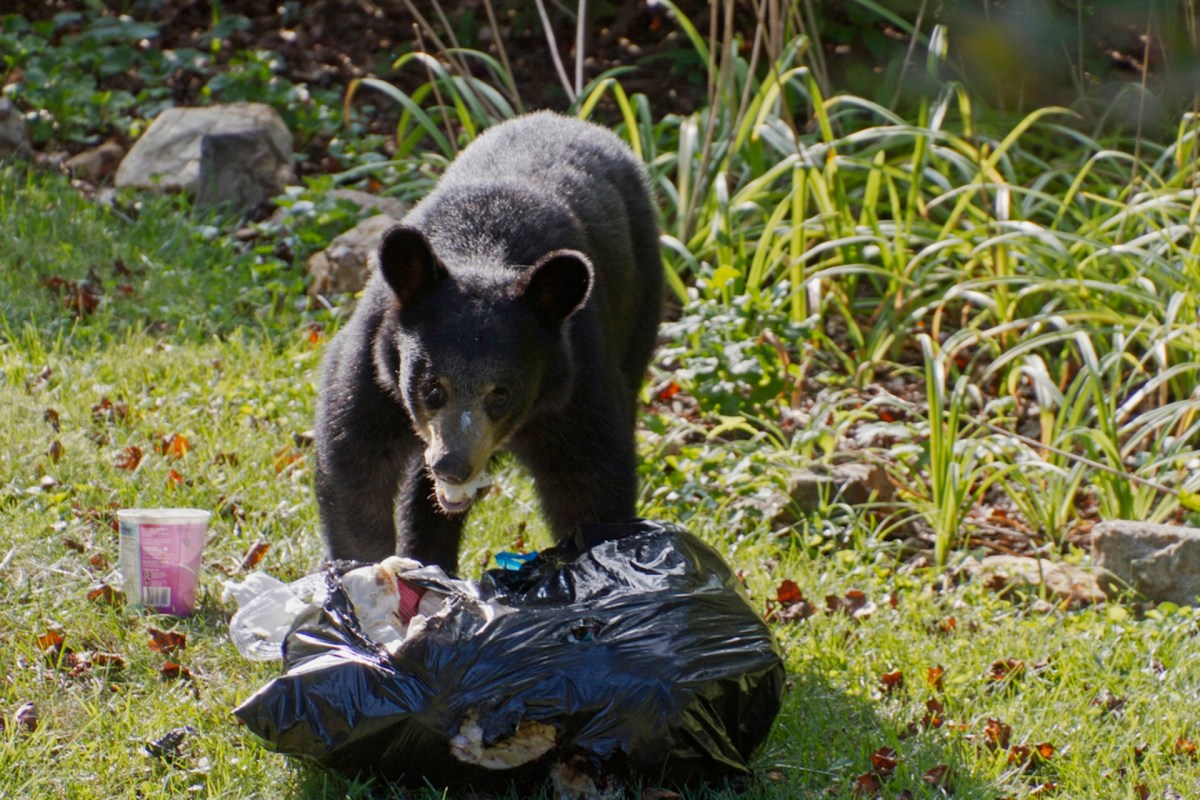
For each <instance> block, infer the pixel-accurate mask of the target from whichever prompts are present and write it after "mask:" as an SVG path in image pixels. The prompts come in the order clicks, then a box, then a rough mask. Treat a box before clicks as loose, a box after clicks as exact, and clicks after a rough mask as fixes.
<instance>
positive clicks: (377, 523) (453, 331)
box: [316, 113, 663, 570]
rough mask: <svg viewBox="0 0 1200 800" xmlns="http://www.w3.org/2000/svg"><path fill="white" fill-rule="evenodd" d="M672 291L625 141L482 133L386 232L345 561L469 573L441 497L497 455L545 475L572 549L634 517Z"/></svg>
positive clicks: (351, 350) (512, 128)
mask: <svg viewBox="0 0 1200 800" xmlns="http://www.w3.org/2000/svg"><path fill="white" fill-rule="evenodd" d="M662 282H663V278H662V262H661V259H660V256H659V250H658V232H657V229H656V225H655V211H654V207H653V205H652V201H651V199H650V192H649V188H648V182H647V178H646V173H645V170H644V168H643V167H642V165H641V164H640V163H638V161H637V159H636V158H635V157H634V156H633V154H632V153H631V152H630V150H629V149H628V147H626V146H625V144H624V143H623V142H622V141H621V140H620V139H619V138H618V137H617V136H615V135H614V134H612V133H611V132H609V131H606V130H604V129H602V128H599V127H597V126H595V125H592V124H590V123H585V122H581V121H578V120H573V119H568V118H565V117H560V116H557V115H554V114H549V113H539V114H533V115H529V116H525V117H521V118H518V119H516V120H512V121H509V122H506V123H503V124H501V125H499V126H497V127H495V128H493V129H492V130H490V131H488V132H487V133H485V134H484V135H482V136H481V137H480V138H479V139H478V140H477V141H475V142H474V143H473V144H471V146H470V147H468V148H467V149H466V150H464V151H463V153H462V154H461V155H460V156H459V157H458V159H456V160H455V162H454V163H453V164H452V165H451V166H450V168H449V169H447V171H446V174H445V175H444V177H443V178H442V180H441V182H440V183H439V184H438V186H437V187H436V188H435V189H434V191H433V192H432V193H430V195H429V196H428V197H426V198H425V200H423V201H422V202H421V203H420V204H418V205H417V206H416V207H415V208H414V209H413V210H412V212H411V213H409V214H408V215H407V216H406V217H405V218H404V220H403V221H402V222H401V225H400V226H399V227H397V228H394V229H393V230H392V231H390V232H389V233H388V234H387V235H386V236H385V238H384V241H383V243H382V245H381V247H380V250H379V270H378V274H376V275H375V276H374V277H373V278H372V279H371V281H370V282H369V283H368V286H367V289H366V291H365V293H364V296H363V298H362V300H361V301H360V303H359V306H358V308H357V309H356V310H355V312H354V315H353V316H352V318H351V319H350V321H349V322H348V323H347V324H346V326H345V327H344V328H343V329H342V330H341V331H340V332H339V334H338V335H337V336H336V337H334V339H333V341H332V342H331V343H330V345H329V349H328V353H327V355H326V358H325V363H324V368H323V373H322V380H323V385H322V389H321V393H320V396H319V398H318V404H317V425H316V435H317V499H318V503H319V506H320V512H321V527H322V532H323V534H324V537H325V543H326V555H327V556H328V557H329V558H333V559H360V560H370V561H377V560H380V559H382V558H384V557H386V556H388V555H392V554H393V553H400V554H402V555H408V556H411V557H414V558H417V559H419V560H421V561H423V562H426V563H436V564H440V565H442V566H444V567H446V568H447V569H450V570H453V569H455V567H456V565H457V559H458V543H459V538H460V534H461V530H462V524H463V519H464V515H463V514H462V513H448V512H447V511H446V510H445V509H446V506H445V505H444V504H440V503H439V502H438V500H436V499H435V486H437V487H440V488H439V491H441V490H443V489H446V488H447V487H449V490H450V491H451V492H453V491H454V490H455V489H456V488H457V485H459V484H462V483H464V482H466V481H467V479H469V478H471V477H472V476H473V475H474V474H476V473H477V472H478V471H479V469H481V468H482V467H483V466H485V465H486V461H487V458H488V457H489V456H490V455H491V454H492V453H493V452H495V451H496V450H498V449H506V450H509V451H511V452H513V453H514V454H515V455H516V456H517V458H518V459H519V460H520V461H521V462H522V463H523V464H524V465H525V467H527V468H528V470H529V471H530V472H531V473H532V475H533V477H534V479H535V481H536V484H537V488H538V494H539V497H540V500H541V505H542V510H543V513H544V514H545V516H546V518H547V521H548V523H549V525H550V527H551V529H552V531H553V533H554V535H555V537H556V538H557V539H559V540H561V539H563V538H565V537H566V536H568V535H569V534H570V533H571V532H572V531H573V530H574V529H575V528H576V527H577V526H579V525H581V524H584V523H590V522H624V521H627V520H629V519H631V518H633V517H634V516H635V510H634V503H635V498H636V492H637V479H636V454H635V452H634V435H633V428H634V415H635V411H636V396H637V392H638V389H639V387H640V385H641V382H642V380H643V377H644V374H645V371H646V367H647V365H648V363H649V361H650V357H651V354H652V351H653V348H654V342H655V338H656V330H657V325H658V320H659V313H660V306H661V303H662ZM438 481H440V483H438ZM437 496H448V495H446V494H445V493H443V494H442V495H437ZM397 500H398V502H399V505H398V506H397ZM451 505H452V506H453V505H455V504H453V503H451ZM452 510H454V511H456V510H457V509H456V508H455V509H452ZM397 519H398V521H399V528H397V525H396V521H397Z"/></svg>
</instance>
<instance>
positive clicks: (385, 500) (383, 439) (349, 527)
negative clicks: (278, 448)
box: [316, 384, 421, 561]
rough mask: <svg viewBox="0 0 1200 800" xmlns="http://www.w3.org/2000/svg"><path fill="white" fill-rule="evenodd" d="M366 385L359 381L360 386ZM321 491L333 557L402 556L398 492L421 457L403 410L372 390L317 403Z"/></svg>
mask: <svg viewBox="0 0 1200 800" xmlns="http://www.w3.org/2000/svg"><path fill="white" fill-rule="evenodd" d="M360 386H361V384H360ZM316 434H317V436H316V449H317V469H316V491H317V506H318V508H319V510H320V516H321V530H322V533H323V534H324V539H325V555H326V557H327V558H329V559H351V560H355V561H382V560H383V559H385V558H387V557H388V556H391V555H395V554H396V495H397V492H398V491H399V489H400V485H401V482H402V479H403V478H404V477H405V476H406V475H407V474H410V473H411V472H412V464H413V462H414V461H416V462H420V460H421V447H420V442H419V440H418V439H417V437H416V435H415V434H414V433H413V432H412V428H411V426H410V425H409V423H408V419H407V416H406V414H405V412H404V410H403V409H402V408H400V407H398V406H396V404H394V403H392V402H390V400H389V399H388V398H386V397H384V396H383V394H382V393H381V392H379V391H378V390H377V389H375V388H374V387H372V386H370V385H366V386H361V388H360V389H359V391H357V392H345V393H343V394H341V396H334V397H333V398H322V399H321V400H320V401H319V402H318V404H317V426H316Z"/></svg>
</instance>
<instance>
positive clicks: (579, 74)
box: [575, 0, 587, 97]
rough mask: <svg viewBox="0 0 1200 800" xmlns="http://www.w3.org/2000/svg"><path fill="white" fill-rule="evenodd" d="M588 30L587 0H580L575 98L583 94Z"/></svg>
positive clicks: (576, 42) (576, 38)
mask: <svg viewBox="0 0 1200 800" xmlns="http://www.w3.org/2000/svg"><path fill="white" fill-rule="evenodd" d="M586 28H587V0H579V13H578V14H576V16H575V96H576V97H579V95H581V94H583V35H584V32H585V31H586Z"/></svg>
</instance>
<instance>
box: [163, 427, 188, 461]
mask: <svg viewBox="0 0 1200 800" xmlns="http://www.w3.org/2000/svg"><path fill="white" fill-rule="evenodd" d="M191 449H192V443H191V442H190V441H188V438H187V437H186V436H184V435H183V434H182V433H171V434H162V433H160V434H158V441H157V442H155V444H154V452H156V453H158V454H159V455H160V456H167V457H168V458H183V457H184V456H185V455H187V454H188V451H190V450H191Z"/></svg>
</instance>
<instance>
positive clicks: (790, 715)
mask: <svg viewBox="0 0 1200 800" xmlns="http://www.w3.org/2000/svg"><path fill="white" fill-rule="evenodd" d="M923 688H924V687H922V689H923ZM896 694H898V695H901V696H900V697H897V698H891V697H888V698H887V699H885V700H883V701H879V700H874V699H867V698H863V697H854V696H851V695H849V694H847V693H846V692H845V691H843V690H841V689H839V688H837V687H835V686H834V685H833V684H832V683H830V681H829V680H827V679H826V678H825V677H824V676H822V675H821V674H819V673H818V672H817V671H816V670H814V669H810V668H801V669H800V670H799V671H798V672H795V673H793V674H792V676H791V683H790V686H789V690H788V692H787V694H786V696H785V697H784V705H783V710H782V711H781V712H780V715H779V719H778V720H777V721H776V725H775V730H774V732H773V733H772V735H771V738H770V739H769V740H768V743H767V747H766V748H765V749H764V752H763V753H762V754H761V755H760V757H759V758H758V760H757V762H756V764H755V766H756V769H757V774H758V777H759V779H760V780H759V786H760V788H761V789H762V791H761V792H755V793H753V794H752V795H751V796H754V797H764V798H774V797H780V798H782V797H801V798H807V797H812V798H817V797H820V798H823V799H829V798H846V799H847V800H850V798H854V799H855V800H861V798H874V797H884V798H901V797H910V798H921V797H955V798H960V800H962V799H965V798H980V799H981V800H982V799H983V798H986V800H994V799H995V798H996V797H1002V796H1004V795H1005V791H1004V789H1003V788H1002V787H1001V786H1000V785H998V784H997V783H996V782H995V781H993V780H991V779H987V778H983V777H981V776H977V775H973V774H972V772H971V766H970V765H969V763H968V762H967V760H966V759H964V757H963V756H964V754H965V747H963V746H959V745H957V744H956V743H955V742H954V741H953V739H951V738H950V737H948V735H947V733H948V732H947V731H946V730H944V729H942V728H939V727H936V726H935V725H934V724H932V722H930V721H927V718H926V715H927V713H928V708H927V707H926V704H925V701H926V699H928V697H932V696H933V695H932V693H931V692H928V691H922V690H912V691H909V692H908V693H907V694H906V693H905V690H903V689H901V690H899V691H898V692H896ZM893 703H894V705H893ZM884 704H886V706H887V707H888V708H889V709H894V710H895V712H896V713H895V719H887V718H885V717H884V716H881V714H880V711H881V710H882V709H883V707H884ZM923 718H926V719H923ZM964 743H965V740H964ZM885 748H887V749H890V750H891V751H893V753H892V754H888V756H889V757H891V758H894V761H895V766H894V768H893V769H890V770H889V769H888V767H887V766H886V765H883V764H881V765H880V766H876V765H875V764H874V763H873V759H872V754H875V753H879V752H880V751H882V750H884V749H885Z"/></svg>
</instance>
